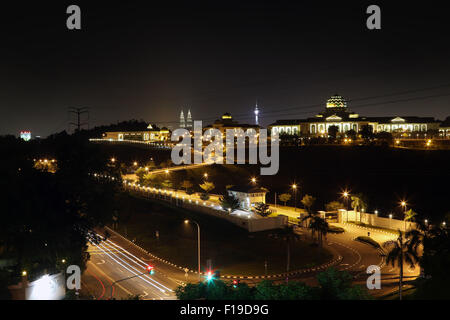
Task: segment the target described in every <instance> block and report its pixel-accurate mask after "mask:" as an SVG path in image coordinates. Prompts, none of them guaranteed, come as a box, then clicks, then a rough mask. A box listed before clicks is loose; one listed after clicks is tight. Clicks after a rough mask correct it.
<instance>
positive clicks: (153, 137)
mask: <svg viewBox="0 0 450 320" xmlns="http://www.w3.org/2000/svg"><path fill="white" fill-rule="evenodd" d="M102 139H103V140H110V141H142V142H162V141H167V140H170V131H169V129H167V128H166V127H163V128H161V129H160V128H158V127H157V126H156V125H152V124H149V125H148V127H147V130H141V131H114V132H105V133H104V134H103V137H102Z"/></svg>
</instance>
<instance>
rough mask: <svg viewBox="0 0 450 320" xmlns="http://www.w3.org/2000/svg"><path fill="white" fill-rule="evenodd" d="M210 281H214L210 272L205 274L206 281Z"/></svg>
mask: <svg viewBox="0 0 450 320" xmlns="http://www.w3.org/2000/svg"><path fill="white" fill-rule="evenodd" d="M212 279H214V277H213V274H212V272H211V271H208V272H207V273H206V280H208V281H211V280H212Z"/></svg>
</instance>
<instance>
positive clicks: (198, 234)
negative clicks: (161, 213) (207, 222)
mask: <svg viewBox="0 0 450 320" xmlns="http://www.w3.org/2000/svg"><path fill="white" fill-rule="evenodd" d="M189 222H193V223H195V224H196V225H197V252H198V277H199V278H200V270H201V269H200V225H199V224H198V223H197V222H196V221H194V220H187V219H186V220H184V223H186V224H188V223H189Z"/></svg>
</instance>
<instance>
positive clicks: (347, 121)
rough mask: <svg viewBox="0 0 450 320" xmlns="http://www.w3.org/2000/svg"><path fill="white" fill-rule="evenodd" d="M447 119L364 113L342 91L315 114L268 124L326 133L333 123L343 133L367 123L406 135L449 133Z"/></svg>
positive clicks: (295, 131) (280, 129)
mask: <svg viewBox="0 0 450 320" xmlns="http://www.w3.org/2000/svg"><path fill="white" fill-rule="evenodd" d="M447 122H448V120H446V121H444V122H441V121H439V120H435V119H434V118H432V117H409V116H408V117H403V116H402V117H400V116H394V117H361V116H360V115H359V114H357V113H354V112H350V111H348V109H347V102H346V101H345V99H344V98H343V97H341V96H340V95H337V94H336V95H333V96H331V97H330V98H329V99H328V100H327V103H326V108H325V111H324V112H321V113H319V114H317V115H316V116H315V117H312V118H307V119H297V120H277V121H276V122H275V123H273V124H271V125H270V126H269V129H271V130H272V132H278V133H279V134H289V135H299V136H311V137H327V136H328V132H329V131H328V130H329V128H330V127H331V126H336V127H337V128H338V132H339V134H340V135H344V134H345V133H347V132H348V131H350V130H354V131H355V132H359V131H360V130H361V128H362V127H363V126H365V125H369V126H371V127H372V130H373V132H374V133H377V132H382V131H385V132H390V133H398V134H401V135H402V136H404V137H411V138H415V137H419V136H426V135H427V133H430V132H435V133H439V135H440V136H442V137H450V127H449V124H448V123H447Z"/></svg>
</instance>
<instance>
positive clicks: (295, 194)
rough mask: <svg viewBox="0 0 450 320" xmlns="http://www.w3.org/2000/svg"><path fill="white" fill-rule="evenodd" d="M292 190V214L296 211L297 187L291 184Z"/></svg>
mask: <svg viewBox="0 0 450 320" xmlns="http://www.w3.org/2000/svg"><path fill="white" fill-rule="evenodd" d="M292 190H294V212H295V211H297V185H296V184H295V183H294V184H292Z"/></svg>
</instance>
